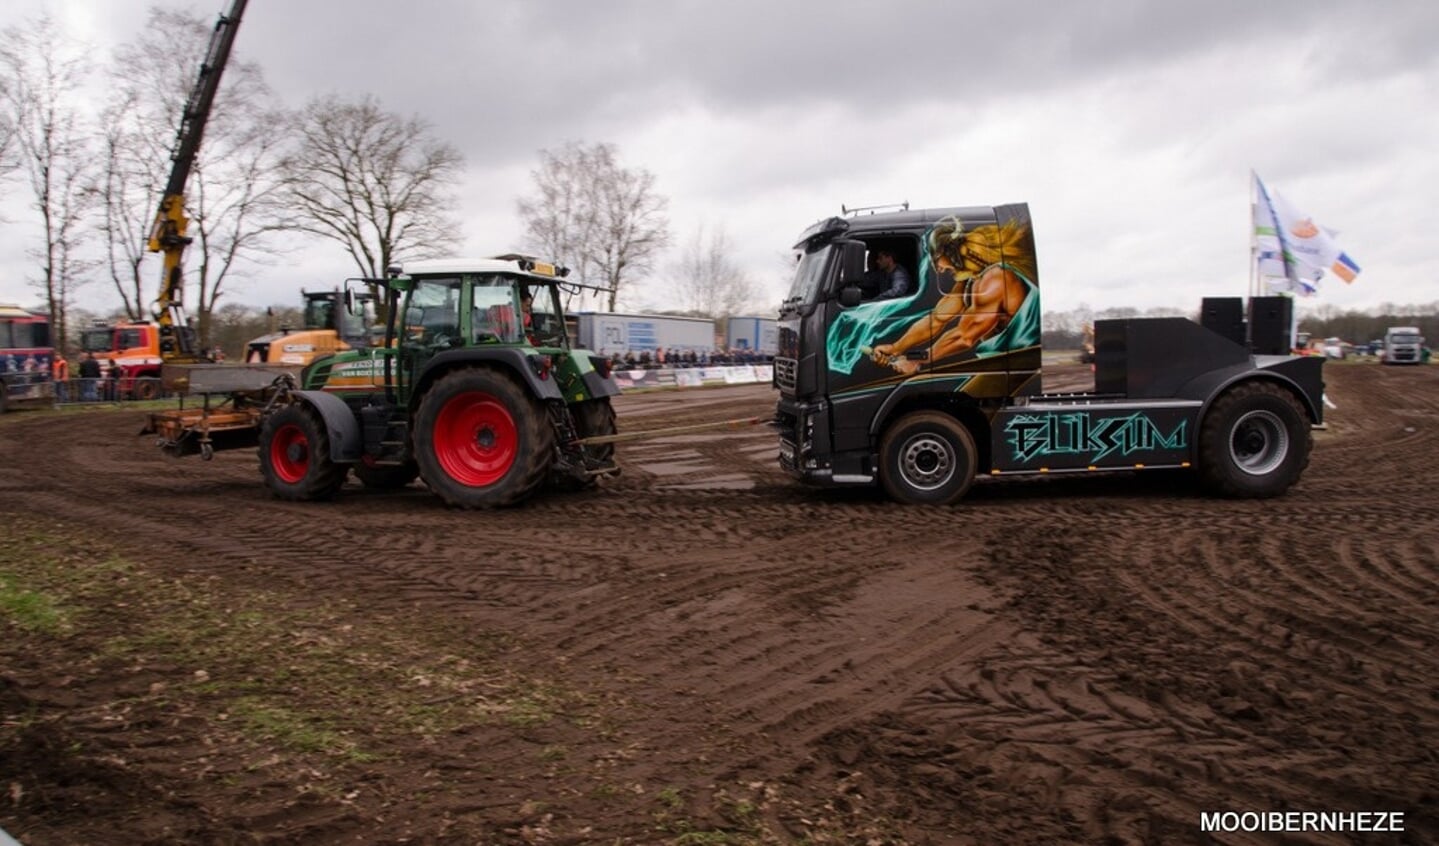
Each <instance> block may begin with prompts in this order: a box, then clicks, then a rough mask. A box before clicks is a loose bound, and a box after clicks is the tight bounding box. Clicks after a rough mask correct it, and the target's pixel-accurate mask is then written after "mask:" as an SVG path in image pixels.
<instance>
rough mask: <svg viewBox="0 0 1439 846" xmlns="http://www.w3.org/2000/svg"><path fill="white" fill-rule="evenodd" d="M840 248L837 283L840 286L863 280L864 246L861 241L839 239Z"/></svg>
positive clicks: (855, 284)
mask: <svg viewBox="0 0 1439 846" xmlns="http://www.w3.org/2000/svg"><path fill="white" fill-rule="evenodd" d="M838 243H839V245H840V247H841V249H842V250H843V252H842V253H840V264H839V284H840V287H841V288H848V287H850V286H858V285H859V284H860V283H862V282H864V257H865V251H866V247H865V245H864V242H863V241H839V242H838Z"/></svg>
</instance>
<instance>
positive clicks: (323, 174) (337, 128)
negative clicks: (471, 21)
mask: <svg viewBox="0 0 1439 846" xmlns="http://www.w3.org/2000/svg"><path fill="white" fill-rule="evenodd" d="M295 124H296V129H297V133H298V147H297V149H296V150H295V151H294V152H293V154H292V155H290V156H289V157H288V158H287V159H286V161H285V176H286V180H287V190H288V196H289V197H290V198H291V200H292V202H293V205H294V208H295V210H296V212H297V217H296V219H295V221H294V225H295V226H296V227H297V228H298V229H300V230H302V231H304V232H309V233H311V234H314V235H319V236H320V237H323V238H328V239H330V240H332V241H336V242H338V243H339V244H341V245H342V246H344V248H345V250H346V252H348V253H349V254H350V257H351V258H352V259H353V260H354V262H355V266H356V268H358V270H359V272H360V274H361V275H363V276H368V277H370V278H380V277H383V275H384V273H385V271H386V269H387V268H389V267H390V266H391V265H393V264H394V263H396V262H401V261H405V260H407V259H424V258H435V257H437V256H441V255H444V254H446V253H448V252H452V251H453V250H454V249H455V247H456V246H458V245H459V243H460V242H461V240H462V239H461V237H460V234H459V224H458V222H457V221H456V219H455V217H454V214H453V212H454V207H455V198H454V194H453V193H452V189H453V186H454V183H455V182H456V180H457V179H458V178H459V176H460V173H461V171H462V170H463V168H464V159H463V158H462V157H461V155H460V152H459V150H457V149H456V148H455V147H454V146H453V145H450V144H446V143H443V142H441V141H438V140H436V139H435V138H433V137H432V136H431V134H430V127H429V125H428V124H426V123H425V122H424V121H421V120H420V119H418V118H413V117H412V118H409V119H408V120H407V119H405V118H402V117H400V116H398V115H395V114H392V113H389V112H386V111H384V110H383V109H381V108H380V105H379V104H378V103H377V102H376V101H375V100H374V99H373V98H369V97H366V98H364V99H362V100H360V101H359V102H357V103H348V102H345V101H343V100H341V99H339V98H338V97H335V96H329V97H322V98H318V99H315V100H312V101H310V103H309V104H308V105H307V106H305V108H304V109H303V110H302V111H301V112H300V114H299V115H298V116H297V117H296V118H295Z"/></svg>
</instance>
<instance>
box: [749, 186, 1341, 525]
mask: <svg viewBox="0 0 1439 846" xmlns="http://www.w3.org/2000/svg"><path fill="white" fill-rule="evenodd" d="M795 249H796V251H797V252H798V254H799V258H798V265H797V268H796V271H795V277H794V283H793V285H792V287H791V288H790V291H789V295H788V297H787V298H786V300H785V301H784V303H783V305H782V307H781V310H780V316H779V354H778V356H777V357H776V359H775V367H774V384H775V387H776V388H778V390H779V391H780V400H779V406H778V410H777V424H778V426H779V428H780V464H781V465H782V466H783V467H784V468H785V469H786V470H787V471H789V472H790V473H792V474H793V475H795V476H797V477H798V478H799V479H801V480H802V481H804V482H807V483H811V484H817V485H873V484H879V485H882V486H883V487H884V489H885V491H887V492H888V493H889V494H890V496H892V497H893V498H895V499H897V500H899V501H902V502H907V503H930V504H944V503H950V502H954V501H955V500H958V499H959V498H960V497H962V496H963V495H964V494H965V492H966V491H968V490H969V488H970V486H971V484H972V483H973V481H974V479H975V476H976V475H977V474H980V473H985V474H988V475H990V476H1007V475H1011V474H1036V473H1070V472H1079V473H1088V472H1098V471H1106V470H1136V469H1147V468H1184V469H1188V470H1192V471H1193V472H1195V473H1196V474H1197V475H1198V477H1199V479H1200V481H1201V482H1202V483H1203V484H1204V486H1205V487H1206V488H1208V489H1209V490H1211V491H1213V492H1214V493H1217V494H1220V495H1224V496H1235V497H1270V496H1278V495H1280V494H1282V493H1284V492H1285V491H1287V490H1288V489H1289V487H1290V486H1291V485H1293V484H1294V483H1295V481H1297V480H1298V479H1299V476H1300V474H1301V473H1302V472H1303V470H1304V468H1305V466H1306V465H1307V464H1308V462H1309V452H1310V449H1311V447H1312V444H1313V438H1312V435H1311V430H1312V428H1313V427H1315V426H1319V425H1321V424H1322V422H1323V390H1324V382H1323V359H1321V358H1315V357H1306V356H1291V355H1255V354H1253V353H1252V352H1251V350H1250V348H1249V346H1248V345H1246V344H1244V343H1239V342H1236V340H1235V339H1233V338H1232V337H1226V335H1225V334H1222V333H1220V332H1216V331H1213V330H1212V329H1210V328H1206V327H1205V326H1201V325H1200V324H1198V323H1195V322H1193V321H1190V320H1187V319H1184V318H1177V317H1176V318H1140V319H1128V320H1101V321H1098V322H1097V323H1096V325H1095V361H1094V381H1095V385H1094V388H1095V389H1094V391H1092V392H1084V393H1067V394H1046V393H1045V392H1044V389H1043V372H1042V371H1043V366H1042V356H1041V343H1040V329H1041V321H1040V284H1039V273H1038V268H1037V265H1036V262H1035V251H1034V237H1033V232H1032V228H1031V222H1030V216H1029V208H1028V206H1027V205H1025V204H1013V205H1005V206H995V207H988V206H981V207H967V208H943V209H925V210H909V209H905V210H903V211H894V212H883V213H871V214H864V215H850V216H846V217H832V218H829V219H826V220H822V221H820V222H818V223H816V224H815V225H813V226H811V227H810V228H809V229H807V230H805V232H804V233H803V234H802V235H801V236H800V239H799V243H798V244H796V245H795ZM881 254H884V255H885V256H888V257H889V258H884V259H882V260H880V261H878V262H876V261H875V257H876V256H879V255H881ZM886 265H889V267H893V266H894V265H898V266H900V267H902V268H903V269H904V270H905V271H907V274H908V276H909V277H910V279H912V280H913V283H912V284H911V285H910V286H909V290H908V292H907V293H905V294H903V295H901V296H898V297H892V298H889V299H877V298H874V297H873V296H872V293H873V292H874V291H882V290H885V288H886V287H889V286H887V285H886V284H885V282H886V281H887V279H886V277H887V278H888V279H892V278H893V276H892V275H889V274H892V273H893V270H886V269H885V266H886Z"/></svg>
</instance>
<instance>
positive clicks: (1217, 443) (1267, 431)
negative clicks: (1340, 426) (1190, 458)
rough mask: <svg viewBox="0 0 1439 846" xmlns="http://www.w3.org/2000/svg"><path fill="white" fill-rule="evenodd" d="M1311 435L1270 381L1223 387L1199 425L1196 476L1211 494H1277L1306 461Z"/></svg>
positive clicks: (1289, 397) (1304, 418)
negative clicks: (1197, 474)
mask: <svg viewBox="0 0 1439 846" xmlns="http://www.w3.org/2000/svg"><path fill="white" fill-rule="evenodd" d="M1313 445H1314V436H1313V434H1312V433H1311V432H1310V430H1309V417H1308V415H1307V414H1305V412H1304V407H1303V406H1301V405H1300V404H1299V400H1298V399H1297V398H1296V397H1295V396H1294V394H1293V392H1291V391H1289V390H1286V389H1285V388H1283V387H1281V386H1279V385H1277V384H1275V383H1273V382H1245V383H1243V384H1241V385H1236V386H1235V387H1233V388H1230V389H1229V390H1227V391H1225V392H1224V393H1223V394H1222V395H1221V396H1220V397H1219V398H1218V399H1216V400H1215V401H1214V404H1213V405H1211V406H1210V407H1209V411H1208V412H1207V413H1206V414H1205V415H1204V422H1203V423H1201V424H1200V427H1199V478H1200V481H1201V482H1202V483H1203V485H1204V487H1205V488H1206V489H1207V490H1209V491H1210V492H1211V493H1215V494H1219V495H1220V496H1227V497H1236V498H1243V499H1261V498H1266V497H1272V496H1279V495H1280V494H1282V493H1284V492H1285V491H1287V490H1289V488H1290V486H1291V485H1293V484H1294V483H1295V482H1296V481H1298V480H1299V476H1300V474H1302V473H1303V472H1304V468H1305V467H1307V466H1308V465H1309V451H1310V449H1311V448H1312V447H1313Z"/></svg>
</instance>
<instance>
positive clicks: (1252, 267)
mask: <svg viewBox="0 0 1439 846" xmlns="http://www.w3.org/2000/svg"><path fill="white" fill-rule="evenodd" d="M1257 178H1258V177H1257V176H1256V175H1255V173H1254V168H1250V169H1249V296H1251V297H1255V296H1258V290H1259V283H1258V281H1257V280H1258V278H1259V235H1258V233H1257V232H1256V231H1255V220H1254V213H1255V211H1256V210H1257V209H1258V208H1259V201H1258V198H1257V192H1256V191H1255V190H1254V182H1255V180H1256V179H1257Z"/></svg>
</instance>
